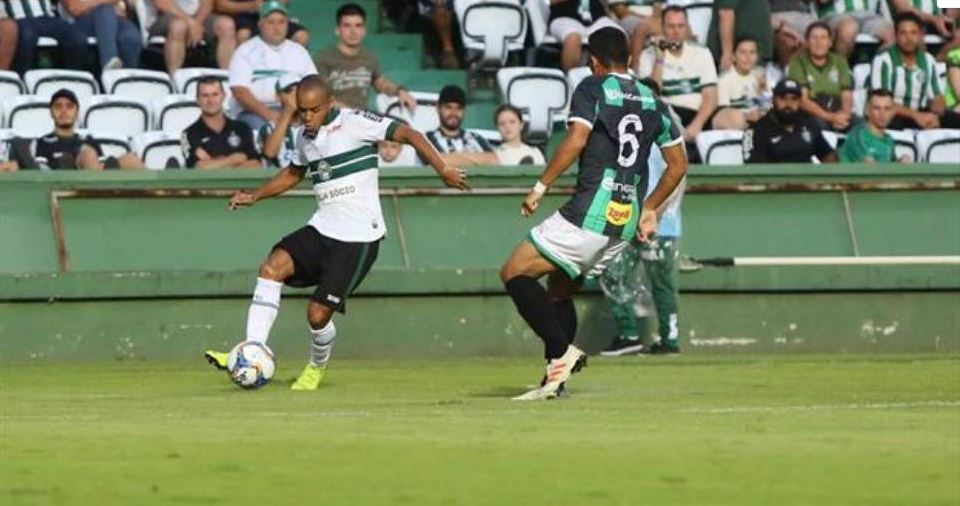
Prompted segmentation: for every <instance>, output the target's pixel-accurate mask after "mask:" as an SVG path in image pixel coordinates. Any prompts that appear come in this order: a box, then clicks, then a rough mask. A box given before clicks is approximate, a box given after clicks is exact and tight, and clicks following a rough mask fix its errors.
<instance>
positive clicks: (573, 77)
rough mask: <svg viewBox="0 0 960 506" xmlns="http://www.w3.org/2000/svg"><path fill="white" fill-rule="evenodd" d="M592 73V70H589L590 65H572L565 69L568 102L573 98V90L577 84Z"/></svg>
mask: <svg viewBox="0 0 960 506" xmlns="http://www.w3.org/2000/svg"><path fill="white" fill-rule="evenodd" d="M592 75H593V71H592V70H590V67H574V68H572V69H570V70H568V71H567V92H568V95H569V97H568V102H567V103H569V100H570V99H572V98H573V92H574V91H576V89H577V85H579V84H580V82H581V81H583V80H584V79H586V78H588V77H590V76H592Z"/></svg>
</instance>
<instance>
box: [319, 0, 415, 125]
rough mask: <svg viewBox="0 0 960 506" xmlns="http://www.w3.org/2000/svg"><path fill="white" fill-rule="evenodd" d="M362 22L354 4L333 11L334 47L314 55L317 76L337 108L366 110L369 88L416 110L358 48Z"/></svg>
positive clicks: (362, 34)
mask: <svg viewBox="0 0 960 506" xmlns="http://www.w3.org/2000/svg"><path fill="white" fill-rule="evenodd" d="M366 22H367V13H366V11H364V10H363V7H360V6H359V5H357V4H345V5H343V6H341V7H340V8H339V9H337V28H336V33H337V45H336V46H334V47H332V48H329V49H326V50H323V51H320V52H318V53H317V56H316V63H317V73H319V74H320V76H321V77H323V78H324V79H326V80H327V81H328V82H329V83H330V86H331V87H332V88H333V98H334V100H335V101H336V103H337V104H339V105H341V106H344V107H349V108H351V109H367V108H369V106H370V98H369V92H370V87H371V86H373V89H374V90H376V91H377V92H378V93H383V94H386V95H389V96H391V97H397V98H398V99H399V100H400V103H401V104H402V105H403V106H404V107H406V108H407V109H409V110H411V111H412V110H413V109H415V108H416V107H417V99H415V98H413V95H411V94H410V92H409V91H407V89H406V88H404V87H402V86H400V85H398V84H396V83H394V82H393V81H391V80H390V79H388V78H387V76H385V75H383V73H382V72H381V70H380V62H379V60H377V56H376V55H375V54H373V53H371V52H369V51H367V50H366V49H364V48H363V47H362V46H361V44H363V38H364V37H366V35H367V27H366Z"/></svg>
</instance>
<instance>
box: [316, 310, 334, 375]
mask: <svg viewBox="0 0 960 506" xmlns="http://www.w3.org/2000/svg"><path fill="white" fill-rule="evenodd" d="M336 337H337V327H336V326H334V325H333V320H331V321H330V323H327V326H326V327H324V328H322V329H310V338H311V339H310V363H311V364H313V365H315V366H318V367H323V366H325V365H327V361H328V360H330V352H332V351H333V340H334V339H335V338H336Z"/></svg>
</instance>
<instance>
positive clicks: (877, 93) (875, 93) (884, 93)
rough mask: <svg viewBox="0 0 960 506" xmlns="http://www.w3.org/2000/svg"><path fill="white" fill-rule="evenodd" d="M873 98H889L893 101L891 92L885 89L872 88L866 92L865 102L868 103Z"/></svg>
mask: <svg viewBox="0 0 960 506" xmlns="http://www.w3.org/2000/svg"><path fill="white" fill-rule="evenodd" d="M873 97H890V99H891V100H892V99H893V92H892V91H890V90H888V89H886V88H872V89H870V91H868V92H867V102H869V101H870V100H871V99H872V98H873Z"/></svg>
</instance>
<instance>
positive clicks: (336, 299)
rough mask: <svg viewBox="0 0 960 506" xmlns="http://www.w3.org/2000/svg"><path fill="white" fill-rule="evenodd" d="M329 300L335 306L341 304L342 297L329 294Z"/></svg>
mask: <svg viewBox="0 0 960 506" xmlns="http://www.w3.org/2000/svg"><path fill="white" fill-rule="evenodd" d="M327 300H328V301H329V302H333V303H334V304H339V303H340V297H337V296H336V295H329V294H328V295H327Z"/></svg>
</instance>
